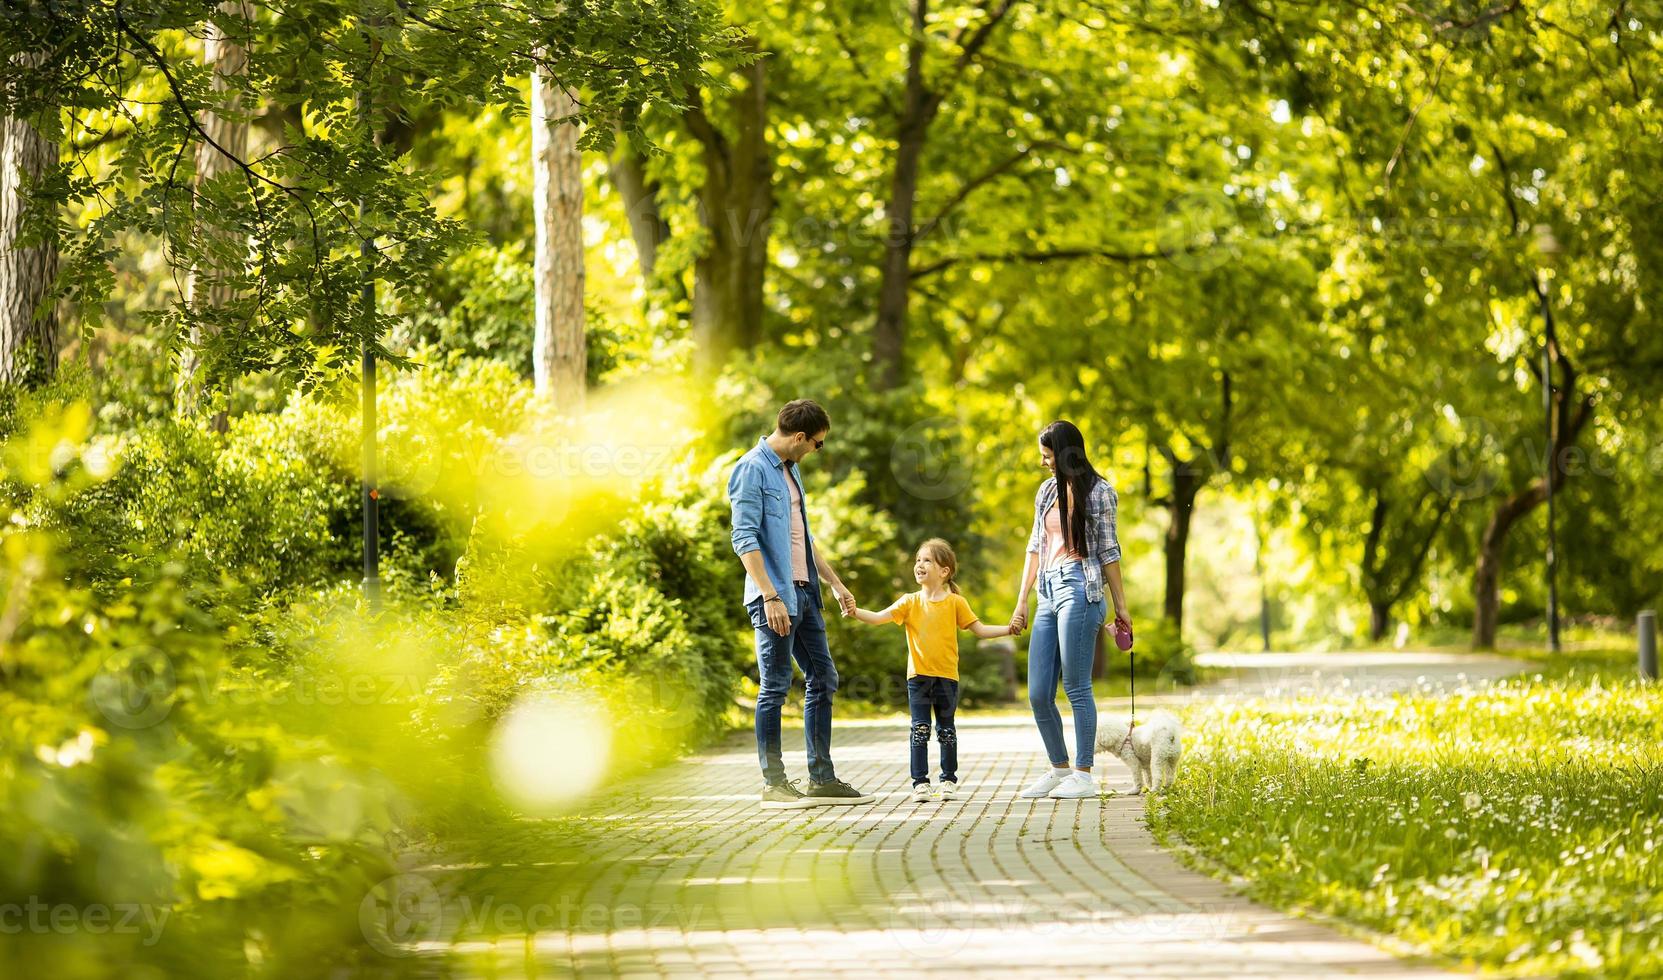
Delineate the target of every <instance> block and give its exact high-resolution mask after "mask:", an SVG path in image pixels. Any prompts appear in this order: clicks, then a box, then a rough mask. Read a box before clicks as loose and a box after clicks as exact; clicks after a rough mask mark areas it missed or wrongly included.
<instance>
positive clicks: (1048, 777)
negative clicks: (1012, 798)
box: [1016, 766, 1074, 800]
mask: <svg viewBox="0 0 1663 980" xmlns="http://www.w3.org/2000/svg"><path fill="white" fill-rule="evenodd" d="M1073 772H1074V770H1072V769H1058V768H1057V767H1056V766H1052V767H1051V768H1049V769H1047V770H1045V775H1043V776H1041V777H1039V778H1038V779H1036V780H1034V781H1033V782H1032V783H1030V784H1028V788H1027V789H1025V790H1023V791H1022V792H1020V793H1018V794H1016V795H1017V797H1018V798H1019V799H1024V800H1042V799H1044V798H1045V797H1047V796H1050V795H1051V791H1052V790H1054V789H1056V788H1057V785H1058V784H1059V783H1061V782H1062V781H1063V780H1065V779H1067V778H1068V777H1069V775H1070V774H1071V773H1073Z"/></svg>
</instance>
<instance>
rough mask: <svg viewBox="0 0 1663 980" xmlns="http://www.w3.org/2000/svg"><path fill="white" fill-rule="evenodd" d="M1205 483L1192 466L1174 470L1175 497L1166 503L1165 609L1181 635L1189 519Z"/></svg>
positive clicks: (1173, 494) (1181, 466)
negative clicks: (1196, 498)
mask: <svg viewBox="0 0 1663 980" xmlns="http://www.w3.org/2000/svg"><path fill="white" fill-rule="evenodd" d="M1205 482H1206V480H1205V479H1204V478H1203V476H1202V475H1201V474H1200V473H1197V472H1195V468H1194V466H1192V465H1190V464H1189V463H1180V464H1178V465H1175V466H1174V467H1173V468H1172V497H1171V498H1170V499H1169V500H1168V501H1167V526H1166V598H1165V601H1164V603H1163V607H1162V608H1163V612H1164V614H1165V616H1166V618H1167V620H1168V621H1169V622H1171V623H1172V625H1173V626H1176V627H1177V628H1178V632H1179V634H1180V635H1182V633H1183V629H1184V556H1185V554H1186V553H1187V552H1188V550H1189V540H1190V517H1191V516H1192V515H1193V514H1194V512H1195V497H1196V495H1197V494H1199V493H1200V492H1201V487H1202V485H1203V484H1204V483H1205Z"/></svg>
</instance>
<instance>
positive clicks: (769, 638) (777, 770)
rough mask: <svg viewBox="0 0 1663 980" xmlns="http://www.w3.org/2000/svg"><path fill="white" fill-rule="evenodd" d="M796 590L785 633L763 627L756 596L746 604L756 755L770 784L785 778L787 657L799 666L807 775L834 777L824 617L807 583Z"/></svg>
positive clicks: (833, 674)
mask: <svg viewBox="0 0 1663 980" xmlns="http://www.w3.org/2000/svg"><path fill="white" fill-rule="evenodd" d="M795 588H796V589H797V615H796V616H794V617H792V619H791V632H789V633H787V634H786V635H784V636H781V635H779V634H778V633H776V632H774V631H773V630H772V629H770V628H769V627H768V615H767V614H766V613H765V612H763V610H762V600H761V599H757V600H755V601H753V602H752V603H751V604H750V605H748V606H747V607H746V608H747V609H748V610H749V611H750V614H751V626H752V627H754V628H755V629H756V667H757V677H758V679H759V680H760V682H761V683H760V690H759V691H758V692H757V696H756V755H757V761H758V762H759V763H761V765H762V778H763V779H765V780H767V781H768V782H770V783H778V782H783V781H784V780H785V764H784V762H782V761H781V760H780V706H781V705H783V704H784V703H785V695H786V692H788V691H790V690H791V662H792V661H793V660H795V661H796V662H797V666H799V667H801V668H802V669H803V677H804V679H805V680H804V684H803V687H804V691H805V693H804V697H803V741H804V742H805V743H806V744H807V748H808V778H809V779H810V780H812V781H813V782H816V783H829V782H831V781H832V780H834V779H836V778H837V772H836V770H835V769H833V768H832V760H831V713H832V694H833V693H834V692H835V691H836V690H837V667H836V665H834V664H833V663H832V658H831V649H830V648H829V647H828V646H827V645H826V621H825V619H823V618H822V617H821V615H820V604H819V603H818V602H816V601H815V599H816V596H815V595H814V594H813V593H812V592H811V591H809V588H808V587H807V586H802V585H799V586H795Z"/></svg>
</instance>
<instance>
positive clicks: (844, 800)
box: [806, 779, 878, 806]
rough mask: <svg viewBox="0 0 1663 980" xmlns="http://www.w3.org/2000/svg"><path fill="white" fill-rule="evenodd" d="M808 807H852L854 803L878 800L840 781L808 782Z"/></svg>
mask: <svg viewBox="0 0 1663 980" xmlns="http://www.w3.org/2000/svg"><path fill="white" fill-rule="evenodd" d="M806 795H807V797H808V801H809V806H852V805H854V804H856V803H876V802H877V800H878V798H877V797H876V796H870V795H867V794H865V793H862V792H861V791H860V790H858V789H855V788H854V787H853V786H850V785H849V784H848V783H845V782H844V781H843V780H841V779H834V780H832V781H831V782H829V783H817V782H815V781H814V780H812V779H811V780H809V782H808V793H807V794H806Z"/></svg>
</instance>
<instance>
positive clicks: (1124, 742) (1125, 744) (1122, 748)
mask: <svg viewBox="0 0 1663 980" xmlns="http://www.w3.org/2000/svg"><path fill="white" fill-rule="evenodd" d="M1136 727H1138V722H1137V719H1136V718H1134V719H1132V723H1131V724H1130V725H1127V726H1126V737H1125V738H1124V739H1122V740H1121V742H1120V751H1122V752H1124V751H1126V750H1127V749H1128V748H1130V747H1131V744H1132V729H1134V728H1136Z"/></svg>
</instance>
